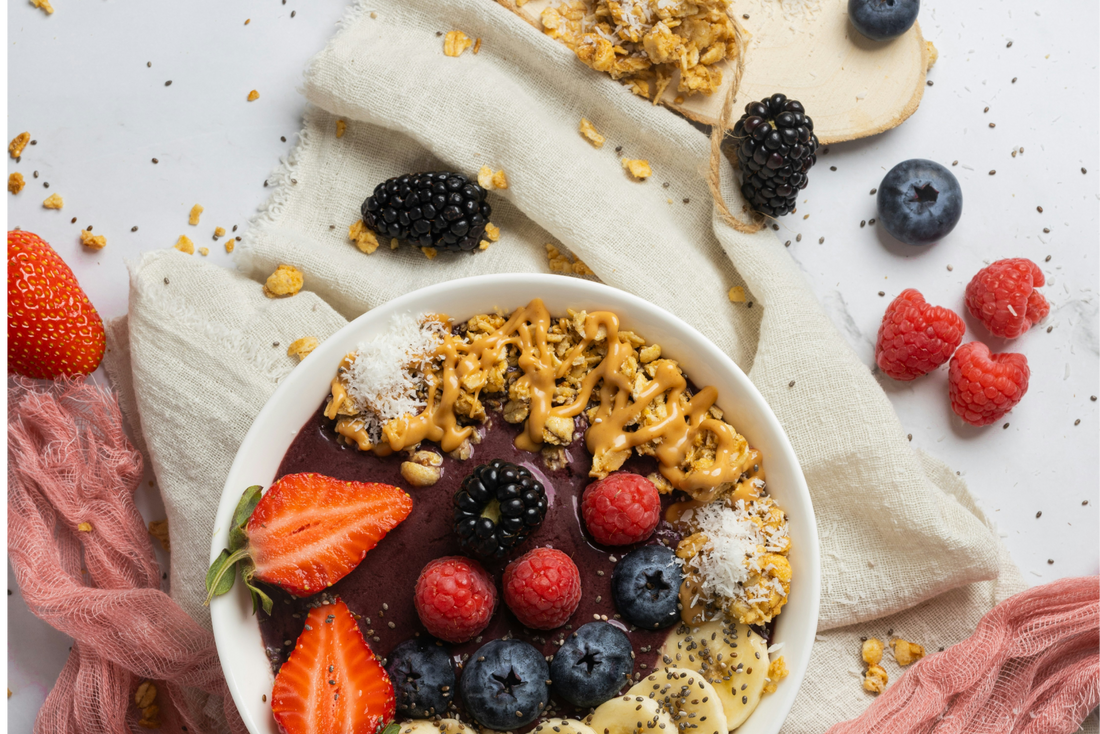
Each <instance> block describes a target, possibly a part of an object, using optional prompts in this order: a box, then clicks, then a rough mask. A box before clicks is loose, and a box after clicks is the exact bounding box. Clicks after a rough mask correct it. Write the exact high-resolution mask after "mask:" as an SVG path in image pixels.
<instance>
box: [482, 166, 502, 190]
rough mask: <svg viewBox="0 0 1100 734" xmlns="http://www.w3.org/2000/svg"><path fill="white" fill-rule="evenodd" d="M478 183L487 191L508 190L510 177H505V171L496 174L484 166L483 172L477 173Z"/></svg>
mask: <svg viewBox="0 0 1100 734" xmlns="http://www.w3.org/2000/svg"><path fill="white" fill-rule="evenodd" d="M477 182H478V184H480V185H481V188H483V189H485V190H486V191H495V190H496V189H506V188H508V176H507V175H505V173H504V170H503V169H502V170H499V171H496V172H495V173H494V172H493V169H492V168H489V166H482V167H481V170H480V171H478V172H477Z"/></svg>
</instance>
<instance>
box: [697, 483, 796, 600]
mask: <svg viewBox="0 0 1100 734" xmlns="http://www.w3.org/2000/svg"><path fill="white" fill-rule="evenodd" d="M694 513H695V514H694V515H693V517H692V518H691V520H692V524H693V525H694V526H695V527H696V528H697V529H698V532H701V533H702V534H703V535H705V536H706V538H707V543H706V545H704V546H703V547H702V549H700V551H699V553H698V554H696V555H695V556H694V557H693V558H692V559H691V560H690V562H689V567H690V568H691V569H692V570H694V571H696V572H697V573H698V575H699V577H700V580H701V584H700V587H701V589H702V591H703V594H704V596H707V597H710V598H712V599H713V598H719V597H725V598H728V599H743V600H745V601H747V602H748V603H750V604H760V603H763V604H767V603H768V602H769V599H768V597H767V596H761V595H760V594H762V593H763V592H764V591H765V590H766V589H769V588H770V589H771V590H773V591H775V592H776V593H777V594H779V595H780V596H784V597H785V596H786V595H787V594H786V591H785V590H784V589H783V584H782V582H781V581H780V580H779V579H778V578H775V577H766V578H764V579H762V581H763V583H761V584H760V585H756V584H753V585H751V586H750V587H749V589H752V590H754V591H755V592H756V593H755V594H754V595H753V596H749V595H748V593H746V588H745V586H744V584H745V582H747V581H748V580H749V578H750V574H751V573H756V574H760V575H764V574H766V572H767V571H768V570H773V569H774V567H773V566H772V565H771V564H770V563H769V564H767V565H764V564H762V560H763V559H762V556H763V555H764V554H765V553H770V552H778V551H780V550H782V548H783V547H784V545H785V544H784V542H783V541H784V539H785V538H786V536H787V526H786V523H784V524H783V525H781V526H780V527H777V528H771V527H767V526H765V527H763V528H761V527H760V526H759V525H758V524H757V523H755V522H753V521H752V513H750V512H749V511H748V510H747V509H746V507H745V502H744V500H739V501H738V502H737V504H736V505H735V506H734V507H730V506H728V505H725V504H722V503H717V502H716V503H712V504H710V505H706V506H704V507H700V508H698V509H696V510H694ZM685 515H686V513H685Z"/></svg>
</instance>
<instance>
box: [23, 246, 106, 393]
mask: <svg viewBox="0 0 1100 734" xmlns="http://www.w3.org/2000/svg"><path fill="white" fill-rule="evenodd" d="M105 346H106V339H105V337H104V335H103V320H102V319H100V318H99V314H98V313H96V310H95V307H94V306H92V304H91V301H89V300H88V296H86V295H85V294H84V291H83V290H81V289H80V285H79V284H77V282H76V277H75V276H74V275H73V271H72V270H70V269H69V266H68V265H66V264H65V261H64V260H62V259H61V257H60V256H58V254H57V253H56V252H54V250H53V248H52V247H50V246H49V245H48V244H46V243H45V242H43V241H42V238H41V237H39V236H38V235H36V234H32V233H30V232H23V231H15V232H8V374H9V375H11V374H14V375H23V376H25V377H33V378H36V379H40V380H52V379H54V378H57V377H61V376H64V375H88V374H91V373H92V372H94V371H95V369H96V367H98V366H99V363H100V361H101V360H102V359H103V350H104V348H105Z"/></svg>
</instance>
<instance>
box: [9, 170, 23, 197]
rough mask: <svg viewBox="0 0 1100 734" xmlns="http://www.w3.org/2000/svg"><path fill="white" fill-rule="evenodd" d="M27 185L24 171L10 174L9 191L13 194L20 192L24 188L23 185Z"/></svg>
mask: <svg viewBox="0 0 1100 734" xmlns="http://www.w3.org/2000/svg"><path fill="white" fill-rule="evenodd" d="M26 185H27V182H26V181H24V180H23V174H22V173H13V174H12V175H10V176H8V191H10V192H12V193H13V194H18V193H19V192H20V191H22V190H23V187H24V186H26Z"/></svg>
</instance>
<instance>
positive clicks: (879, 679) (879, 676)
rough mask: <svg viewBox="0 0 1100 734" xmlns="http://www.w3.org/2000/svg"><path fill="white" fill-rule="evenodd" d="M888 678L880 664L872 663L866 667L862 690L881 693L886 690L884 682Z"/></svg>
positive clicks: (887, 680) (885, 682)
mask: <svg viewBox="0 0 1100 734" xmlns="http://www.w3.org/2000/svg"><path fill="white" fill-rule="evenodd" d="M889 680H890V676H888V675H886V671H885V670H883V668H882V666H880V665H872V666H870V667H868V668H867V675H865V676H864V678H863V690H865V691H870V692H871V693H882V692H883V691H885V690H886V684H887V683H888V682H889Z"/></svg>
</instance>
